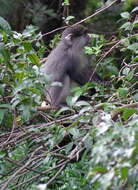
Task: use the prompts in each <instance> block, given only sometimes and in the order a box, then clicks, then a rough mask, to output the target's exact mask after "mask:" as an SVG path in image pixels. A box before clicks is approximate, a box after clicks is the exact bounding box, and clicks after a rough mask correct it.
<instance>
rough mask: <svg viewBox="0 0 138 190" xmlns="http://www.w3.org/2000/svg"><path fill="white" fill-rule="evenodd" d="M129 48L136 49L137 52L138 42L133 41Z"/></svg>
mask: <svg viewBox="0 0 138 190" xmlns="http://www.w3.org/2000/svg"><path fill="white" fill-rule="evenodd" d="M127 48H128V49H130V50H132V51H134V52H135V53H136V54H137V53H138V43H133V44H131V45H129V46H128V47H127Z"/></svg>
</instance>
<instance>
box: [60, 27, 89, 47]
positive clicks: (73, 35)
mask: <svg viewBox="0 0 138 190" xmlns="http://www.w3.org/2000/svg"><path fill="white" fill-rule="evenodd" d="M61 40H62V41H63V42H64V43H66V45H68V47H71V46H74V47H75V48H77V47H78V48H83V47H84V46H86V45H88V43H89V41H90V37H89V35H88V33H87V28H85V27H84V26H82V25H75V26H71V27H68V28H66V29H65V30H64V31H63V33H62V37H61Z"/></svg>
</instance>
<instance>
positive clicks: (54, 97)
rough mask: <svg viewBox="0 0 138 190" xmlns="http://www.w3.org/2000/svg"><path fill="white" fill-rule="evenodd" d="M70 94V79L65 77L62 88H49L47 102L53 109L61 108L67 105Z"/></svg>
mask: <svg viewBox="0 0 138 190" xmlns="http://www.w3.org/2000/svg"><path fill="white" fill-rule="evenodd" d="M69 94H70V78H69V76H68V75H66V76H65V77H64V80H63V82H62V87H60V86H50V87H48V88H47V94H46V100H47V102H49V104H50V105H51V107H60V106H61V105H62V104H65V103H66V97H67V96H68V95H69Z"/></svg>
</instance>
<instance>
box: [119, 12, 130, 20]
mask: <svg viewBox="0 0 138 190" xmlns="http://www.w3.org/2000/svg"><path fill="white" fill-rule="evenodd" d="M121 17H122V18H125V19H129V17H130V14H129V13H128V12H123V13H121Z"/></svg>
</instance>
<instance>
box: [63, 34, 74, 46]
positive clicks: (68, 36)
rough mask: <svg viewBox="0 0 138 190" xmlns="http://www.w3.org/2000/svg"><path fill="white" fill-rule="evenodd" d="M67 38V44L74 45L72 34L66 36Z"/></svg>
mask: <svg viewBox="0 0 138 190" xmlns="http://www.w3.org/2000/svg"><path fill="white" fill-rule="evenodd" d="M65 40H66V43H67V45H69V46H71V45H72V34H68V35H67V36H66V37H65Z"/></svg>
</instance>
